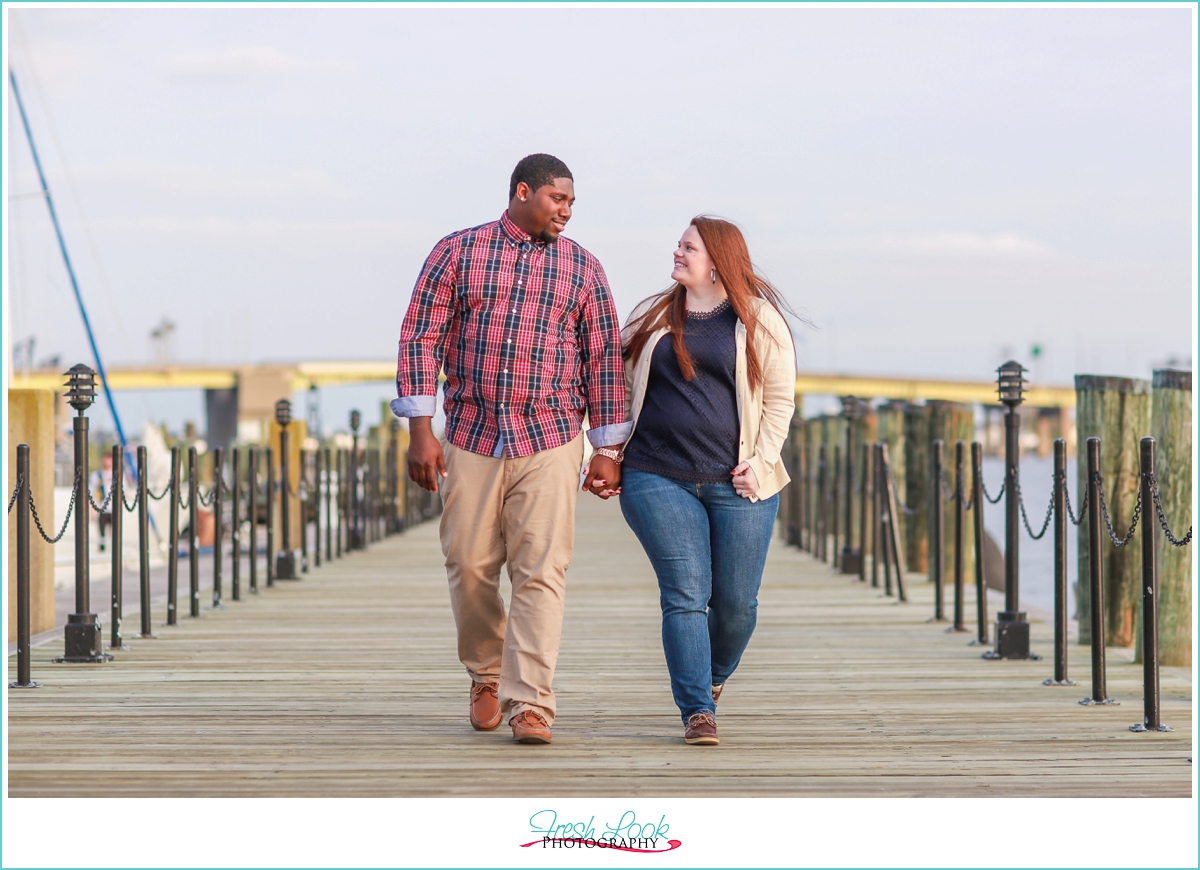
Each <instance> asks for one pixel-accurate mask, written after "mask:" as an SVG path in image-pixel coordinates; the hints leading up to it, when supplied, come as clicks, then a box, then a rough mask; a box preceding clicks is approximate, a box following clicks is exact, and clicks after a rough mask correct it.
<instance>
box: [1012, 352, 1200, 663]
mask: <svg viewBox="0 0 1200 870" xmlns="http://www.w3.org/2000/svg"><path fill="white" fill-rule="evenodd" d="M1075 396H1076V402H1075V426H1076V438H1077V443H1079V444H1084V443H1086V442H1087V439H1088V438H1093V437H1095V438H1099V439H1100V461H1101V466H1100V474H1101V476H1102V477H1103V479H1104V496H1105V500H1106V501H1107V503H1108V515H1109V518H1110V519H1111V521H1112V524H1113V529H1114V530H1115V531H1116V533H1117V534H1118V535H1125V534H1127V533H1128V532H1129V526H1130V524H1131V523H1132V522H1133V506H1134V504H1135V503H1136V501H1137V497H1138V482H1139V478H1140V475H1139V472H1138V461H1139V459H1138V442H1139V440H1140V439H1141V438H1142V437H1143V436H1144V435H1145V434H1146V433H1147V432H1149V431H1150V382H1149V381H1146V380H1142V379H1138V378H1119V377H1112V376H1107V375H1076V376H1075ZM1086 454H1087V451H1086V450H1080V451H1079V453H1078V462H1079V466H1078V468H1079V476H1078V480H1079V485H1078V487H1077V488H1078V490H1079V492H1081V493H1082V492H1086V491H1087V483H1088V479H1087V455H1086ZM1079 501H1082V498H1080V499H1079ZM1034 507H1035V506H1033V505H1029V504H1027V505H1026V510H1027V511H1033V510H1034ZM1099 509H1100V506H1099V505H1088V510H1099ZM1143 517H1145V510H1143ZM1088 534H1089V533H1088V525H1087V523H1083V524H1081V525H1080V526H1079V569H1078V571H1077V572H1076V574H1075V576H1076V578H1082V581H1081V580H1079V579H1077V580H1076V583H1075V601H1076V608H1075V616H1076V618H1077V619H1078V620H1079V642H1080V644H1084V645H1090V644H1091V637H1092V632H1091V624H1090V613H1091V606H1090V605H1091V591H1090V589H1089V588H1088V583H1087V577H1088V576H1089V574H1088V570H1089V569H1088ZM1103 535H1104V537H1105V539H1106V540H1104V541H1102V542H1101V547H1100V553H1101V558H1102V560H1103V565H1102V574H1103V577H1104V605H1105V628H1104V634H1105V641H1106V643H1107V644H1108V645H1110V646H1125V647H1127V646H1131V645H1132V644H1133V642H1134V640H1135V638H1136V631H1137V629H1136V624H1137V614H1138V608H1139V606H1140V602H1139V592H1140V589H1141V582H1140V581H1141V570H1142V567H1141V566H1142V545H1141V539H1140V536H1138V535H1136V534H1135V535H1134V536H1133V538H1132V539H1131V540H1130V541H1129V543H1128V544H1126V545H1125V546H1124V547H1120V548H1118V547H1114V546H1112V544H1111V542H1110V541H1108V540H1107V537H1108V533H1107V532H1103ZM1189 660H1190V658H1189Z"/></svg>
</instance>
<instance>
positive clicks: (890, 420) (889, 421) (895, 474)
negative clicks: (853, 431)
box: [875, 402, 908, 541]
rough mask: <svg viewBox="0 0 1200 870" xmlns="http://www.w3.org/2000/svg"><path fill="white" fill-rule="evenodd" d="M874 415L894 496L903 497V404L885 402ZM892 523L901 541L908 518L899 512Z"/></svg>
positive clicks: (905, 475)
mask: <svg viewBox="0 0 1200 870" xmlns="http://www.w3.org/2000/svg"><path fill="white" fill-rule="evenodd" d="M875 413H876V418H877V421H878V422H877V424H876V430H877V432H878V435H877V440H879V441H880V442H882V443H884V444H886V445H887V449H888V464H889V465H890V466H891V472H892V482H893V483H895V485H896V495H897V496H898V497H903V495H904V492H905V489H904V486H905V483H906V481H907V479H908V475H907V471H906V468H905V465H904V402H886V403H884V404H883V405H882V406H880V408H879V409H878V410H877V411H876V412H875ZM892 522H894V523H895V524H896V531H897V537H898V538H899V539H900V540H901V541H903V540H904V533H905V528H906V527H907V524H908V517H907V516H905V515H904V514H903V512H901V514H900V515H899V516H897V517H894V518H893V519H892Z"/></svg>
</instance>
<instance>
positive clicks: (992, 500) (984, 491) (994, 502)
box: [979, 471, 1008, 504]
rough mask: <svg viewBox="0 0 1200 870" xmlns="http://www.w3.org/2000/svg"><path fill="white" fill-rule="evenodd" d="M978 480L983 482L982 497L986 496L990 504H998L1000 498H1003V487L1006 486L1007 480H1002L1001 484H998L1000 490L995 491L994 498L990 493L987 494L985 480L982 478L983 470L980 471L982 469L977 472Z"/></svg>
mask: <svg viewBox="0 0 1200 870" xmlns="http://www.w3.org/2000/svg"><path fill="white" fill-rule="evenodd" d="M979 482H980V483H981V484H983V497H984V498H986V499H987V500H988V502H990V503H991V504H999V503H1000V499H1002V498H1004V488H1005V487H1006V486H1008V481H1007V480H1006V481H1004V483H1002V484H1001V485H1000V491H999V492H998V493H996V497H995V498H992V497H991V496H990V495H988V491H987V481H986V480H984V479H983V472H982V471H980V472H979Z"/></svg>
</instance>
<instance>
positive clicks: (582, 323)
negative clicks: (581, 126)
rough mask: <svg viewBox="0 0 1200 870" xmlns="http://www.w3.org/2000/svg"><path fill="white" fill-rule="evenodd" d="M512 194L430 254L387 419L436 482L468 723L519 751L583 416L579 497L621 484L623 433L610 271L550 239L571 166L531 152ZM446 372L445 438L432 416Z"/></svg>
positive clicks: (534, 721) (546, 726)
mask: <svg viewBox="0 0 1200 870" xmlns="http://www.w3.org/2000/svg"><path fill="white" fill-rule="evenodd" d="M508 196H509V203H508V210H507V211H505V213H504V214H503V215H501V217H500V219H499V220H497V221H493V222H492V223H488V224H484V225H482V226H479V227H475V228H474V229H469V230H463V231H462V232H458V233H454V234H452V235H450V236H447V237H446V238H444V239H442V240H441V241H440V242H439V243H438V244H437V245H436V246H435V247H434V249H433V252H432V253H431V254H430V255H429V258H428V259H427V260H426V261H425V266H424V268H423V269H422V271H421V276H420V278H418V279H417V285H416V288H415V289H414V290H413V295H412V300H411V302H410V303H409V307H408V312H407V314H406V315H405V317H404V325H403V327H402V329H401V333H400V355H399V361H398V365H397V372H396V392H397V395H398V398H397V399H395V400H394V401H393V402H392V410H393V412H394V413H395V414H396V415H397V416H401V417H408V418H410V423H409V432H410V435H411V438H410V442H409V450H408V473H409V476H410V477H412V479H413V480H414V481H415V482H416V483H417V484H418V485H419V486H421V487H424V488H425V489H427V490H430V491H431V492H437V491H438V484H439V482H440V483H441V493H442V504H443V513H442V522H441V542H442V552H443V553H444V554H445V556H446V573H447V576H448V578H449V581H450V602H451V605H452V608H453V610H454V621H455V624H456V626H457V628H458V656H459V659H460V660H461V661H462V663H463V665H464V666H465V667H466V669H467V672H468V673H469V674H470V675H471V681H472V687H471V701H470V719H471V725H472V726H473V727H474V728H475V729H476V730H479V731H489V730H491V729H493V728H496V727H497V726H498V725H499V724H500V722H501V720H502V719H503V716H504V714H505V713H507V714H508V716H509V725H510V726H511V727H512V731H513V738H514V739H515V740H516V741H517V742H518V743H549V742H550V739H551V732H550V728H551V725H552V724H553V723H554V712H555V705H554V693H553V692H552V691H551V688H550V683H551V681H552V680H553V678H554V667H555V664H556V663H557V660H558V646H559V639H560V637H561V635H562V619H563V603H564V596H565V591H566V571H567V566H568V565H569V564H570V561H571V550H572V547H573V546H574V542H575V523H574V518H575V487H576V486H577V485H578V484H579V473H580V465H581V464H582V461H583V439H582V436H581V435H580V429H581V425H582V420H583V415H584V413H585V412H586V413H587V415H588V420H589V423H590V427H591V428H590V429H589V430H588V439H589V440H590V441H591V443H592V445H593V447H595V448H597V452H596V454H595V455H593V457H592V461H591V462H590V464H589V466H588V473H587V477H586V479H585V481H584V483H583V489H586V490H589V491H591V492H594V493H595V494H597V495H600V494H601V491H602V490H607V489H611V488H615V487H616V485H617V484H618V483H619V481H620V477H621V472H620V466H619V462H620V459H621V454H620V449H619V445H621V444H623V443H624V442H625V440H626V439H627V438H628V437H629V434H630V431H631V429H632V424H631V423H627V422H625V416H624V411H625V374H624V369H623V366H622V362H621V344H620V336H619V332H618V330H619V324H618V321H617V312H616V309H615V308H614V306H613V302H612V296H611V294H610V292H609V289H608V284H607V279H606V278H605V276H604V270H603V269H602V268H601V267H600V263H599V262H597V261H596V259H595V258H594V257H593V256H592V255H591V254H589V253H588V252H587V251H585V250H584V249H583V248H581V247H580V246H579V245H577V244H576V243H575V242H573V241H571V240H570V239H567V238H565V237H563V236H561V235H560V234H561V233H562V231H563V228H564V227H565V226H566V224H567V221H568V220H570V218H571V206H572V205H573V203H574V202H575V184H574V178H573V176H572V175H571V171H570V170H569V169H568V168H567V167H566V165H565V164H564V163H563V162H562V161H561V160H559V159H557V158H555V157H551V156H550V155H548V154H531V155H530V156H528V157H526V158H524V159H523V160H521V161H520V162H519V163H518V164H517V167H516V169H514V170H513V174H512V178H511V179H510V181H509V190H508ZM442 368H444V369H445V372H446V387H445V410H446V431H445V440H444V442H439V440H438V439H437V437H435V436H434V434H433V430H432V427H431V421H432V417H433V413H434V410H435V405H436V392H437V378H438V372H439V370H441V369H442ZM505 564H507V567H508V574H509V578H510V580H511V581H512V605H511V613H509V614H508V615H507V617H506V615H505V612H504V602H503V600H502V599H501V597H500V567H501V565H505Z"/></svg>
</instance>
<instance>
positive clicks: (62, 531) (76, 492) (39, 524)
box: [29, 468, 80, 544]
mask: <svg viewBox="0 0 1200 870" xmlns="http://www.w3.org/2000/svg"><path fill="white" fill-rule="evenodd" d="M79 481H80V475H79V469H78V468H76V469H75V486H74V487H73V488H72V489H71V503H70V504H68V505H67V516H66V518H65V519H64V520H63V527H62V528H61V529H59V531H58V534H57V535H55V536H54V537H53V538H52V537H50V536H49V535H47V534H46V530H45V529H44V528H42V519H41V517H39V516H38V512H37V505H36V504H34V501H33V488H32V487H30V489H29V512H30V513H31V514H33V524H34V525H35V526H37V530H38V534H39V535H41V536H42V540H43V541H45V542H46V543H47V544H57V543H58V542H59V541H61V540H62V536H63V535H65V534H66V533H67V526H68V525H70V523H71V513H72V512H73V511H74V510H75V497H76V496H77V495H79Z"/></svg>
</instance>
